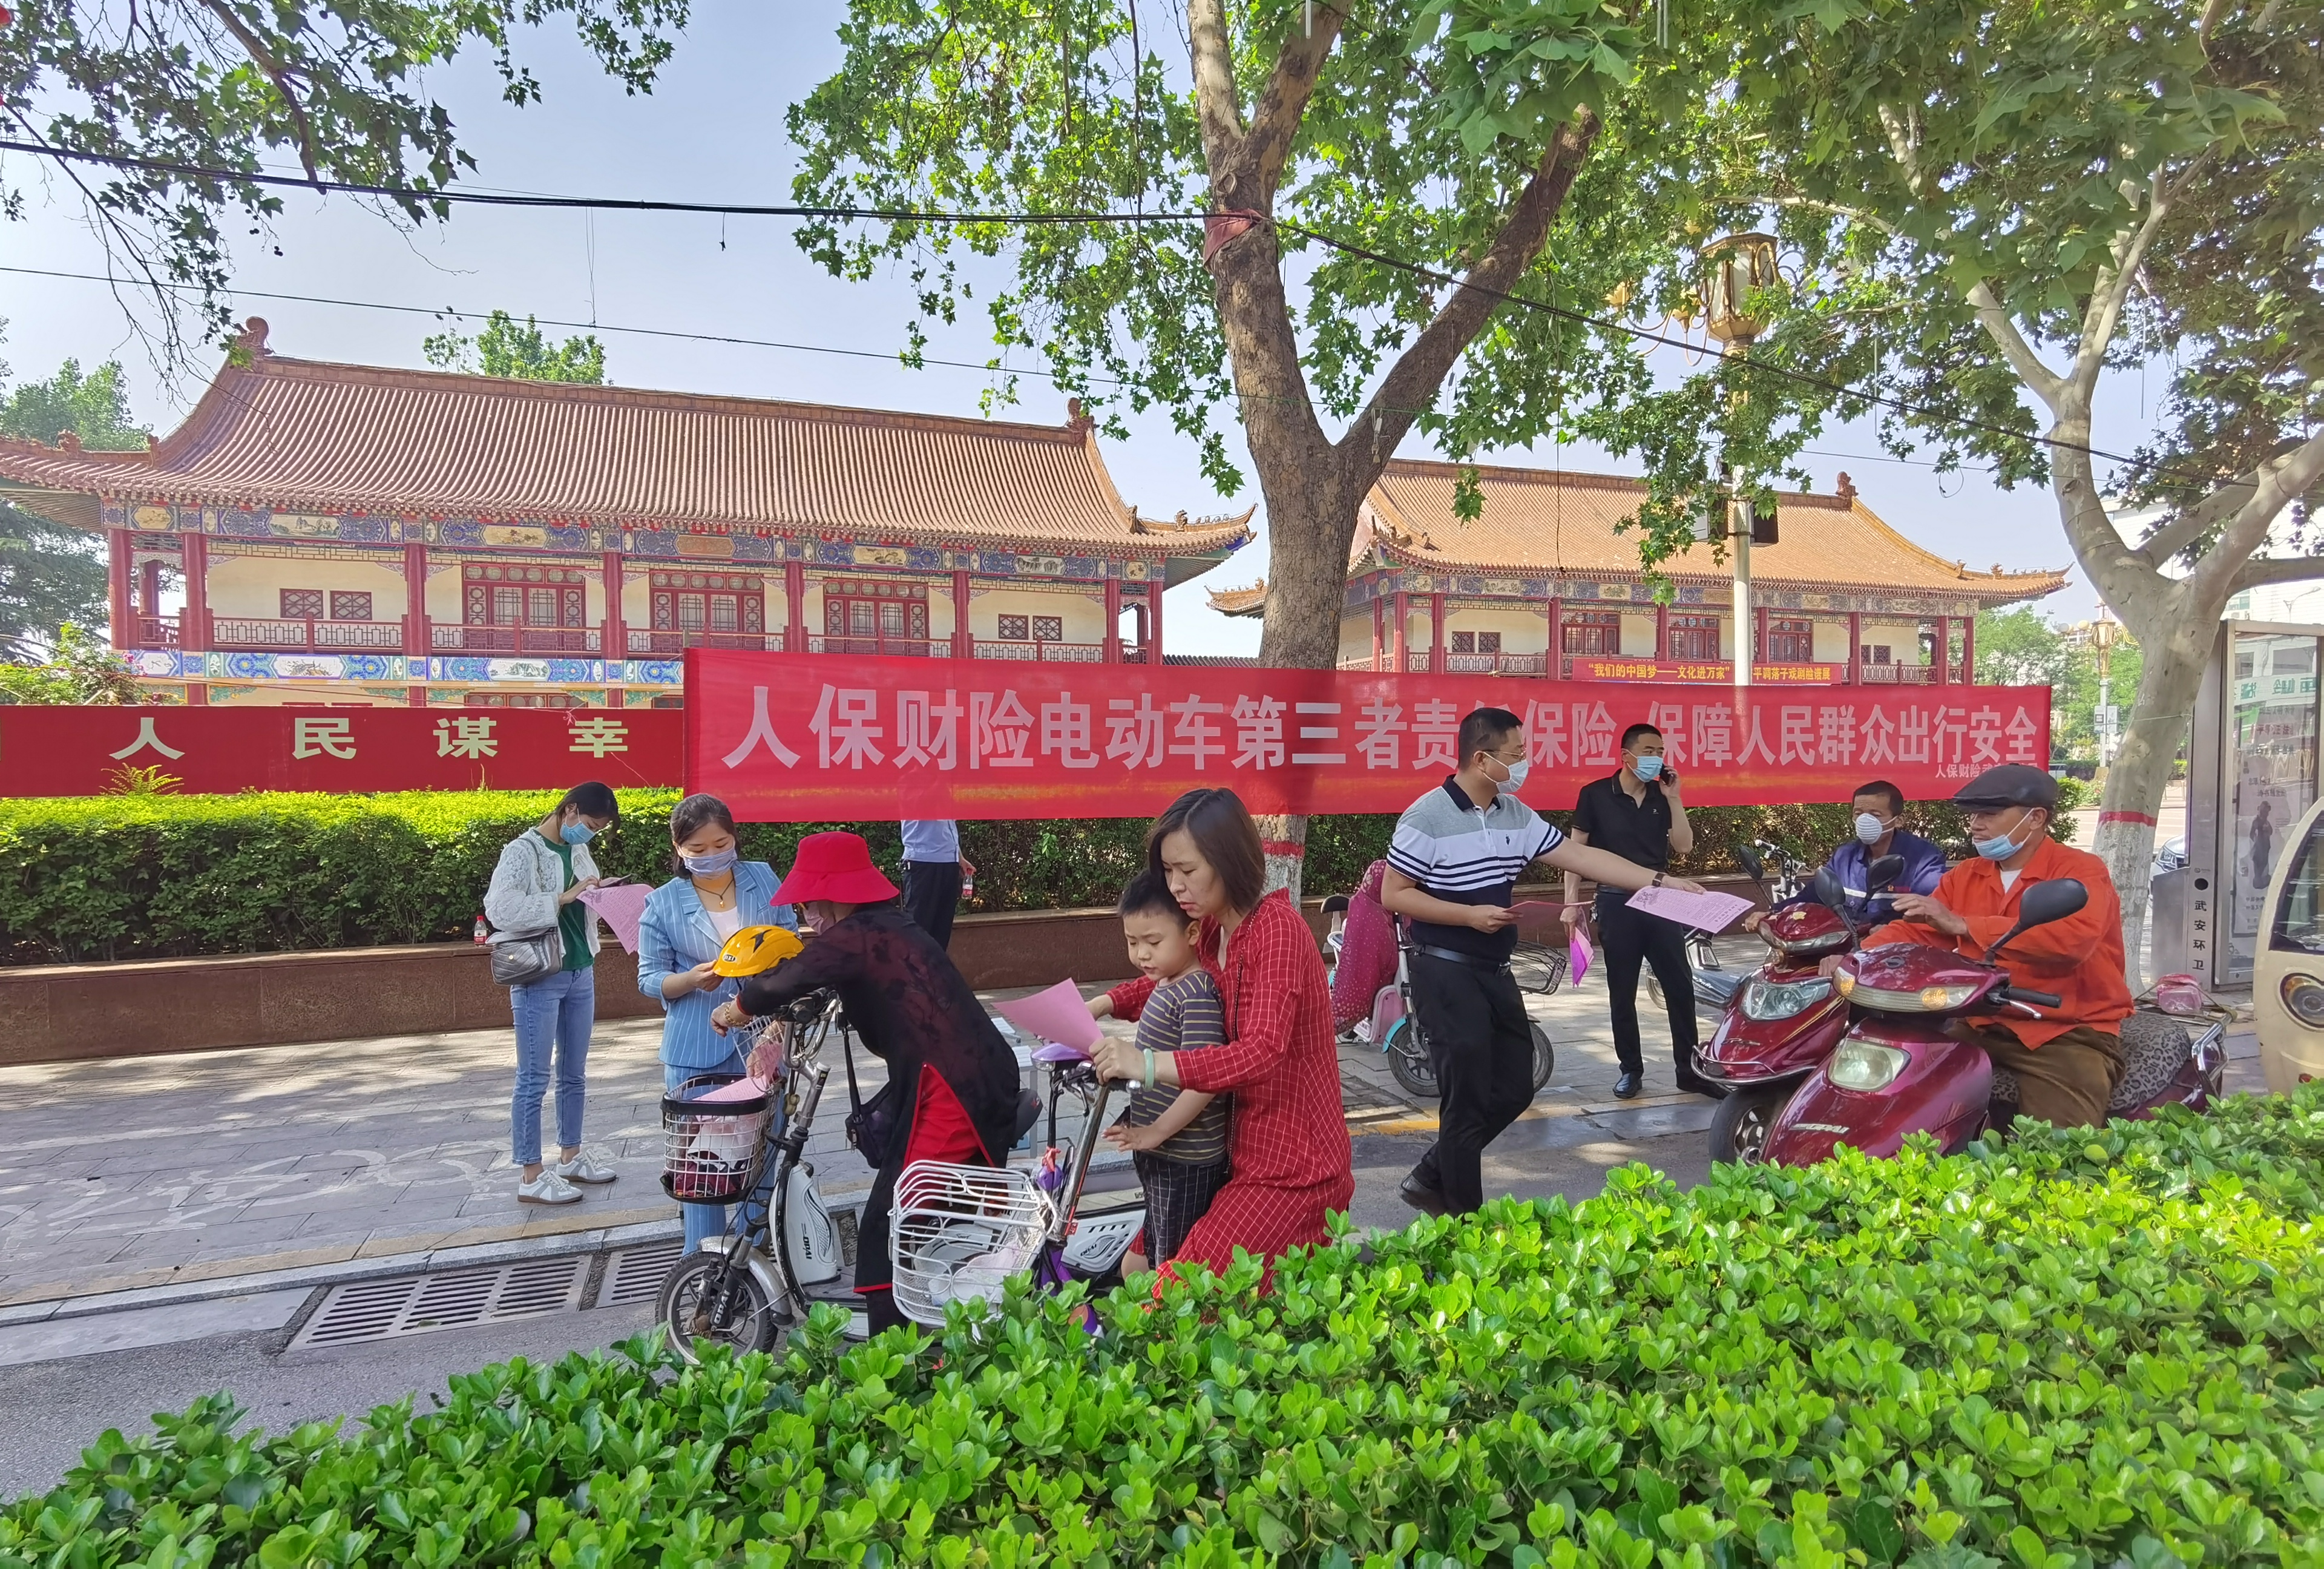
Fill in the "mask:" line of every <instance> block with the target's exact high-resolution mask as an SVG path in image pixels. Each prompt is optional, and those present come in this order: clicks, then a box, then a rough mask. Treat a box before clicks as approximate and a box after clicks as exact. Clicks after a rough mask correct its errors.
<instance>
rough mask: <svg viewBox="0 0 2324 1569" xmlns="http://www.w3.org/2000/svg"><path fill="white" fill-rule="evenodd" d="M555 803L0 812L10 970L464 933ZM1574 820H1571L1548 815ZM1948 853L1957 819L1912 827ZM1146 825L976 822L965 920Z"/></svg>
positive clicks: (449, 800)
mask: <svg viewBox="0 0 2324 1569" xmlns="http://www.w3.org/2000/svg"><path fill="white" fill-rule="evenodd" d="M556 799H557V797H556V794H555V793H554V792H549V791H541V792H524V791H500V790H478V791H473V792H465V793H464V792H452V791H415V792H412V793H409V794H402V795H374V796H330V795H304V794H299V795H293V794H281V795H270V794H258V793H252V794H246V795H238V796H173V795H130V796H94V797H81V798H38V799H18V800H9V801H0V963H6V964H51V963H59V962H64V963H79V962H87V961H92V960H117V959H147V958H173V957H180V956H183V955H193V954H236V953H269V952H280V951H290V950H300V949H313V948H337V947H363V946H374V945H378V944H392V943H424V942H448V941H455V940H458V939H462V938H465V937H468V936H469V934H470V930H471V928H473V926H474V924H475V918H476V914H477V910H478V909H479V907H480V906H481V905H482V903H483V900H484V885H485V884H486V883H487V882H488V881H490V880H491V877H492V871H493V863H494V861H495V860H496V859H497V858H498V857H499V855H500V852H501V847H502V846H503V844H506V843H507V842H508V841H509V840H510V839H512V838H513V837H514V836H515V835H518V834H521V833H522V832H523V831H524V830H525V828H526V827H527V826H530V824H532V823H533V822H536V821H538V820H539V817H541V816H542V815H543V814H545V813H546V812H547V811H548V810H549V808H550V807H551V806H552V805H554V804H555V802H556ZM677 800H678V792H677V791H675V790H629V791H623V792H622V824H621V826H619V827H618V828H617V829H615V830H614V831H613V833H612V834H610V835H607V836H606V837H605V838H604V840H603V841H601V842H600V843H599V844H597V845H596V846H595V847H594V848H595V850H596V852H597V858H598V861H599V863H600V864H601V865H603V866H604V869H605V870H606V871H607V872H619V873H622V874H624V875H627V876H631V877H637V878H642V879H646V880H649V881H655V882H659V881H662V880H663V879H664V878H666V877H667V876H668V875H669V811H670V808H671V807H672V806H673V805H674V804H675V803H676V802H677ZM1689 815H1690V817H1692V820H1693V822H1694V824H1695V831H1696V842H1695V848H1694V853H1693V854H1692V855H1691V856H1689V857H1687V858H1686V859H1685V860H1684V861H1683V863H1681V866H1682V870H1690V871H1698V872H1701V871H1708V872H1725V871H1732V870H1733V869H1734V865H1735V863H1734V858H1733V854H1732V851H1733V847H1734V845H1735V844H1738V843H1741V842H1746V841H1748V840H1749V839H1750V838H1752V837H1753V836H1754V835H1766V836H1769V837H1773V838H1775V839H1777V840H1780V841H1782V842H1784V843H1785V844H1790V845H1792V846H1793V847H1794V849H1796V850H1799V851H1800V852H1802V853H1803V854H1807V855H1808V856H1809V858H1810V859H1811V860H1820V859H1821V856H1822V854H1824V852H1825V850H1826V849H1827V848H1828V847H1829V846H1830V845H1831V844H1834V843H1836V842H1838V841H1839V840H1840V838H1841V837H1843V836H1844V835H1847V834H1848V833H1849V820H1848V818H1849V814H1848V809H1847V808H1845V807H1844V806H1840V807H1833V806H1802V807H1725V808H1698V809H1697V810H1696V811H1694V812H1692V813H1691V814H1689ZM1547 816H1549V817H1551V818H1552V819H1553V820H1554V821H1557V822H1559V823H1563V822H1564V821H1565V820H1566V819H1567V817H1569V816H1570V814H1567V813H1561V812H1552V813H1549V814H1547ZM1909 817H1910V818H1911V820H1912V821H1913V822H1914V825H1915V826H1918V827H1919V828H1921V829H1922V831H1923V832H1927V833H1930V834H1932V835H1934V836H1936V837H1938V838H1940V839H1941V841H1944V842H1947V843H1954V844H1957V843H1958V842H1959V841H1960V837H1961V831H1960V820H1959V816H1958V814H1957V813H1956V812H1954V810H1953V809H1952V808H1950V807H1948V806H1943V805H1923V806H1917V807H1915V808H1913V810H1912V812H1911V813H1910V814H1909ZM1395 824H1396V819H1395V818H1394V817H1385V816H1379V817H1318V818H1315V819H1314V821H1313V822H1312V824H1311V825H1310V827H1309V830H1308V849H1307V866H1306V872H1305V891H1307V892H1308V893H1310V894H1320V893H1328V892H1333V891H1343V890H1346V889H1348V888H1351V887H1353V886H1354V884H1355V882H1356V881H1357V880H1358V879H1359V878H1360V877H1361V876H1362V875H1363V870H1364V867H1365V866H1366V865H1367V864H1368V863H1370V862H1371V861H1373V860H1375V859H1377V858H1378V857H1379V856H1380V855H1381V854H1385V853H1386V851H1387V848H1388V835H1389V833H1390V831H1391V830H1392V829H1393V828H1394V827H1395ZM829 827H852V828H855V829H857V830H858V831H860V832H862V834H863V835H865V837H866V838H868V839H869V840H870V841H871V851H872V854H873V856H874V857H875V858H876V859H877V860H878V861H879V862H880V863H881V864H883V865H893V864H894V863H896V862H897V861H899V860H900V859H901V856H902V844H901V841H900V837H899V829H898V827H897V826H896V825H895V824H894V823H892V822H880V823H869V824H862V823H852V824H831V823H813V824H797V823H791V824H746V825H744V826H743V828H742V852H743V854H745V855H747V856H750V857H752V858H755V859H759V860H764V861H768V862H770V863H773V864H774V865H776V866H778V867H784V866H788V865H789V864H790V860H791V852H792V848H793V846H795V845H796V844H798V840H799V836H800V835H803V834H809V833H814V832H816V831H817V830H819V829H823V828H829ZM1145 834H1146V822H1145V820H1144V819H1142V818H1135V819H1133V818H1092V819H1078V820H1066V821H1034V822H978V823H968V824H964V825H963V826H962V829H961V842H962V846H963V853H964V854H966V855H967V856H968V858H969V860H970V861H971V862H973V863H974V864H975V866H976V894H975V897H974V898H973V899H972V900H969V902H968V908H969V909H972V910H977V911H988V910H1010V909H1073V908H1076V907H1081V906H1088V905H1111V903H1112V902H1113V901H1114V899H1115V897H1116V896H1117V895H1118V894H1119V893H1120V889H1121V884H1122V883H1123V881H1126V880H1127V879H1128V878H1129V877H1130V874H1131V872H1134V871H1136V870H1137V868H1138V866H1139V864H1140V858H1141V856H1142V854H1143V847H1144V844H1145Z"/></svg>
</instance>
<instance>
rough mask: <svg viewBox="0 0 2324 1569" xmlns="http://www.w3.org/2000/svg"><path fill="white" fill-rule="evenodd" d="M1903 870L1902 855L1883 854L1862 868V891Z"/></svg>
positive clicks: (1886, 882) (1884, 884)
mask: <svg viewBox="0 0 2324 1569" xmlns="http://www.w3.org/2000/svg"><path fill="white" fill-rule="evenodd" d="M1903 873H1904V857H1903V856H1902V855H1883V856H1882V857H1880V859H1879V860H1877V861H1875V862H1874V863H1872V864H1871V865H1869V866H1867V867H1866V868H1865V869H1864V891H1866V892H1867V893H1870V892H1871V891H1874V890H1875V889H1880V888H1886V887H1887V886H1888V885H1889V884H1890V883H1892V882H1894V881H1896V879H1897V878H1898V877H1899V876H1901V875H1902V874H1903ZM2026 891H2027V892H2028V893H2031V892H2032V891H2033V890H2031V889H2028V890H2026Z"/></svg>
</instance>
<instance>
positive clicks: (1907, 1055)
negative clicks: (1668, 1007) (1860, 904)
mask: <svg viewBox="0 0 2324 1569" xmlns="http://www.w3.org/2000/svg"><path fill="white" fill-rule="evenodd" d="M1815 891H1816V897H1817V898H1818V899H1819V900H1821V901H1822V902H1823V903H1824V904H1825V905H1826V906H1828V907H1838V906H1839V905H1840V903H1841V900H1842V899H1843V898H1844V897H1845V896H1844V894H1843V892H1842V891H1841V889H1840V880H1839V879H1838V878H1836V877H1833V876H1832V875H1831V872H1830V871H1829V870H1826V871H1823V872H1818V873H1817V874H1816V881H1815ZM2089 897H2090V896H2089V890H2088V889H2086V888H2084V887H2083V886H2082V885H2081V884H2080V882H2077V881H2074V880H2073V879H2071V878H2056V879H2052V881H2047V882H2041V883H2036V884H2035V885H2034V886H2033V887H2032V888H2029V889H2027V890H2026V891H2025V892H2024V897H2023V898H2021V899H2020V900H2018V913H2017V924H2016V925H2015V926H2014V927H2012V928H2010V929H2009V931H2008V933H2007V935H2006V936H2005V937H2002V939H2001V940H2000V941H1999V942H1997V943H1995V944H1994V945H1993V946H1991V947H1989V948H1987V949H1986V951H1985V954H1984V956H1983V957H1982V958H1978V959H1965V958H1963V957H1961V956H1960V955H1959V954H1956V953H1952V952H1950V951H1948V950H1946V949H1943V948H1934V947H1927V946H1923V945H1921V944H1918V943H1892V944H1887V945H1885V946H1880V947H1877V948H1866V949H1863V950H1861V951H1860V952H1858V954H1857V955H1855V956H1854V957H1853V958H1852V959H1851V960H1849V961H1848V962H1847V964H1844V965H1843V966H1842V967H1841V969H1840V973H1839V974H1837V975H1835V976H1834V977H1833V979H1834V980H1835V982H1837V987H1836V990H1837V991H1838V992H1839V993H1840V996H1841V997H1842V998H1843V999H1845V1000H1846V1001H1847V1003H1848V1005H1849V1007H1850V1008H1851V1009H1852V1010H1853V1011H1854V1014H1855V1022H1854V1023H1853V1024H1852V1025H1851V1026H1850V1027H1849V1030H1848V1032H1847V1033H1846V1034H1845V1035H1844V1036H1843V1037H1841V1038H1840V1044H1839V1046H1838V1048H1836V1049H1834V1050H1833V1052H1832V1054H1831V1057H1830V1059H1829V1060H1827V1061H1826V1062H1824V1063H1823V1064H1822V1065H1821V1066H1819V1067H1817V1068H1816V1069H1815V1070H1814V1071H1812V1073H1810V1074H1809V1075H1808V1076H1807V1079H1806V1081H1805V1082H1804V1083H1803V1084H1801V1085H1800V1087H1799V1089H1798V1091H1797V1092H1796V1093H1794V1094H1793V1096H1792V1097H1791V1099H1790V1100H1789V1101H1788V1102H1787V1103H1785V1104H1784V1108H1783V1110H1782V1111H1781V1112H1778V1113H1776V1116H1775V1125H1774V1126H1773V1128H1771V1129H1770V1130H1769V1131H1768V1135H1767V1143H1766V1158H1767V1159H1768V1160H1769V1161H1770V1162H1772V1163H1774V1164H1776V1165H1781V1166H1812V1165H1813V1164H1814V1163H1815V1162H1817V1161H1819V1160H1821V1159H1823V1158H1825V1157H1826V1156H1828V1155H1830V1154H1831V1152H1832V1150H1833V1149H1835V1148H1836V1147H1837V1146H1839V1145H1841V1144H1848V1145H1851V1146H1853V1147H1855V1148H1856V1149H1861V1150H1863V1151H1864V1152H1865V1153H1866V1154H1867V1155H1873V1156H1880V1157H1886V1156H1890V1155H1894V1154H1895V1153H1896V1151H1897V1150H1898V1149H1901V1148H1902V1147H1903V1146H1904V1140H1905V1139H1906V1138H1908V1137H1909V1136H1911V1135H1912V1134H1914V1133H1927V1134H1929V1135H1931V1136H1932V1137H1933V1138H1934V1139H1935V1140H1937V1143H1938V1145H1939V1146H1940V1147H1941V1149H1943V1150H1944V1152H1945V1153H1946V1154H1948V1155H1950V1154H1953V1153H1955V1152H1957V1151H1958V1150H1960V1149H1962V1148H1963V1147H1964V1146H1966V1145H1967V1144H1968V1143H1969V1141H1970V1140H1973V1139H1976V1138H1977V1137H1978V1136H1979V1135H1980V1134H1982V1133H1984V1132H1986V1131H1987V1130H1988V1129H1991V1128H2006V1127H2007V1126H2008V1125H2009V1123H2010V1121H2012V1120H2013V1119H2014V1118H2015V1116H2016V1114H2017V1095H2018V1088H2017V1084H2016V1082H2015V1075H2010V1074H2006V1073H1996V1072H1995V1071H1994V1068H1993V1063H1992V1059H1991V1058H1989V1057H1987V1056H1986V1054H1985V1052H1984V1050H1983V1048H1979V1047H1978V1046H1977V1045H1975V1044H1973V1043H1971V1042H1968V1041H1961V1040H1956V1039H1954V1038H1952V1037H1951V1036H1950V1035H1949V1034H1947V1033H1946V1028H1945V1024H1946V1020H1951V1019H1959V1018H1961V1017H1963V1016H1965V1015H1969V1014H1987V1015H1990V1014H1995V1013H2008V1012H2013V1011H2014V1012H2016V1013H2018V1014H2021V1015H2023V1016H2024V1017H2027V1018H2033V1019H2038V1018H2040V1017H2042V1010H2043V1009H2044V1008H2055V1007H2057V1006H2059V999H2058V998H2057V997H2056V996H2055V995H2053V994H2052V993H2050V992H2035V991H2032V990H2029V989H2027V988H2025V987H2023V986H2014V985H2012V984H2010V982H2009V977H2008V976H2007V975H2006V974H2004V973H2003V972H2002V971H2001V970H2000V969H1999V968H1998V967H1997V965H1995V964H1994V963H1993V956H1994V955H1996V954H1997V953H1999V952H2000V951H2001V950H2002V949H2003V948H2004V947H2006V946H2008V944H2009V942H2010V939H2011V938H2013V937H2016V936H2017V934H2018V933H2020V932H2022V931H2024V930H2025V929H2026V928H2029V927H2037V926H2046V925H2047V924H2049V923H2050V922H2052V921H2056V920H2063V919H2065V918H2067V917H2068V916H2070V915H2072V914H2074V913H2075V912H2076V911H2078V910H2080V909H2081V908H2082V907H2083V906H2084V905H2085V904H2088V903H2089ZM2226 1035H2227V1027H2226V1026H2225V1025H2223V1024H2218V1023H2214V1024H2211V1025H2210V1026H2209V1027H2208V1028H2207V1029H2204V1030H2203V1032H2202V1033H2201V1034H2200V1035H2199V1036H2192V1037H2190V1035H2189V1034H2188V1031H2187V1027H2186V1026H2185V1025H2184V1024H2181V1022H2180V1021H2179V1020H2175V1019H2172V1018H2170V1017H2169V1016H2167V1015H2164V1014H2160V1013H2135V1014H2133V1015H2131V1017H2129V1018H2128V1019H2126V1020H2123V1025H2122V1048H2123V1058H2124V1071H2123V1076H2122V1082H2121V1083H2120V1084H2117V1085H2116V1087H2115V1092H2114V1096H2113V1100H2112V1103H2111V1104H2110V1106H2109V1108H2108V1114H2109V1115H2110V1116H2112V1117H2118V1118H2126V1119H2139V1118H2146V1117H2151V1116H2153V1114H2154V1113H2155V1112H2156V1111H2157V1110H2159V1109H2160V1108H2162V1107H2163V1106H2169V1105H2179V1106H2186V1107H2188V1108H2190V1110H2193V1111H2201V1110H2203V1109H2204V1108H2205V1107H2207V1106H2209V1104H2210V1103H2211V1101H2212V1098H2213V1097H2215V1096H2216V1095H2218V1094H2219V1080H2220V1075H2221V1074H2222V1073H2223V1072H2224V1071H2225V1070H2226V1067H2227V1050H2226V1046H2225V1040H2226Z"/></svg>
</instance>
